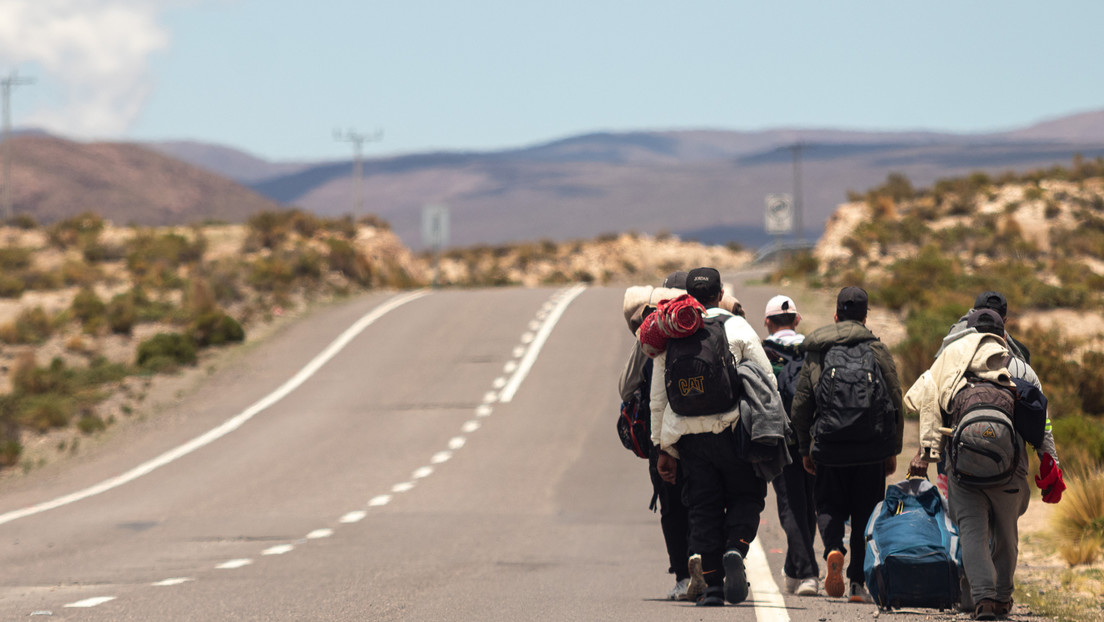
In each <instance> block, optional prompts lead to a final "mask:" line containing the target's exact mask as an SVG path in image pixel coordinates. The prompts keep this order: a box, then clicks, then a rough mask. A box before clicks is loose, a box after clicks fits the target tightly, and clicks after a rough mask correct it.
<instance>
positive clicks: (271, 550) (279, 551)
mask: <svg viewBox="0 0 1104 622" xmlns="http://www.w3.org/2000/svg"><path fill="white" fill-rule="evenodd" d="M294 550H295V547H294V546H292V545H290V544H277V545H276V546H270V547H268V548H267V549H265V550H263V551H261V555H283V554H284V553H290V552H292V551H294Z"/></svg>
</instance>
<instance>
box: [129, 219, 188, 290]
mask: <svg viewBox="0 0 1104 622" xmlns="http://www.w3.org/2000/svg"><path fill="white" fill-rule="evenodd" d="M206 250H207V241H206V239H204V238H202V237H197V238H196V239H195V240H189V239H188V238H186V237H184V236H183V235H180V234H179V233H161V234H158V233H153V232H148V231H147V232H140V233H138V234H136V235H135V236H134V237H133V238H131V239H130V241H129V242H127V249H126V264H127V269H128V270H130V271H131V273H133V274H134V275H135V276H136V277H138V278H140V279H143V280H145V281H147V282H150V283H151V284H156V285H157V286H158V287H161V288H166V287H180V286H181V285H182V284H183V280H182V279H181V278H180V276H179V275H178V270H179V268H180V266H182V265H189V264H195V263H198V262H199V261H200V260H201V259H202V258H203V253H204V252H206Z"/></svg>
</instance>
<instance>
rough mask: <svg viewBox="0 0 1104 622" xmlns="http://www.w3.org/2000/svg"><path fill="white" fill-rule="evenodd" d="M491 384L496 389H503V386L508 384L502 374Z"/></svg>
mask: <svg viewBox="0 0 1104 622" xmlns="http://www.w3.org/2000/svg"><path fill="white" fill-rule="evenodd" d="M491 386H492V387H494V388H496V389H501V388H502V387H504V386H506V379H505V378H503V377H502V376H499V377H498V378H495V379H494V382H492V383H491Z"/></svg>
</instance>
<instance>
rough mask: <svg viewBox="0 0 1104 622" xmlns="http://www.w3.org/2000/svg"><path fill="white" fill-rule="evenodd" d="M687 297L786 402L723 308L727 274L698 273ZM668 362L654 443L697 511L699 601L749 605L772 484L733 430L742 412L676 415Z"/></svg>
mask: <svg viewBox="0 0 1104 622" xmlns="http://www.w3.org/2000/svg"><path fill="white" fill-rule="evenodd" d="M686 292H687V293H688V294H690V295H691V296H693V297H694V298H695V299H696V300H697V301H698V302H700V303H701V304H702V305H703V306H704V307H705V308H706V312H705V313H704V315H703V318H704V319H705V320H706V321H710V320H714V321H715V320H716V319H720V320H722V321H723V326H724V334H725V339H726V340H727V342H728V349H729V351H731V352H732V355H733V357H734V358H735V359H736V363H737V364H738V363H740V361H743V360H745V359H747V360H750V361H752V362H753V363H755V364H756V365H758V366H759V367H761V368H762V369H763V370H765V371H764V374H765V375H766V376H767V377H769V380H768V382H770V385H769V386H770V387H771V390H774V391H775V392H776V395H775V399H776V400H779V401H780V400H781V398H780V397H778V396H777V390H776V389H775V388H774V387H775V386H776V384H775V381H774V374H772V373H770V369H771V364H770V361H769V360H768V359H767V355H766V353H765V352H764V351H763V346H762V345H761V344H760V342H759V335H758V334H757V333H756V332H755V329H754V328H752V327H751V325H750V324H748V322H747V320H745V319H744V318H742V317H740V316H737V315H733V314H732V313H730V312H729V311H727V310H725V309H722V308H720V307H718V305H719V304H720V303H721V299H722V297H723V296H724V290H723V289H722V287H721V275H720V273H719V272H717V270H715V269H713V268H695V269H694V270H691V271H690V272H689V274H688V275H687V279H686ZM702 330H706V329H704V328H703V329H702ZM666 362H667V353H666V352H662V353H660V354H659V355H657V356H656V358H655V359H654V360H653V367H652V394H651V408H652V442H653V443H654V444H655V445H656V447H658V448H659V449H660V453H659V459H658V463H657V469H658V470H659V473H660V475H661V476H662V477H663V479H664V480H665V481H668V482H674V481H675V474H676V471H677V472H678V474H679V476H680V477H681V478H682V480H683V500H684V501H685V502H686V506H687V508H688V510H689V513H690V550H691V551H693V553H695V555H694V560H693V561H695V562H698V563H700V567H701V570H702V574H703V578H704V580H705V584H706V588H705V593H704V595H703V596H702V598H701V599H700V600H698V602H697V604H698V605H700V606H723V605H724V604H725V601H728V602H730V603H738V602H742V601H744V600H745V599H746V598H747V594H748V582H747V574H746V570H745V567H744V558H745V557H747V553H748V548H749V545H750V544H751V541H752V540H754V539H755V535H756V533H757V532H758V529H759V515H760V513H761V512H762V511H763V506H764V504H765V500H766V495H767V484H766V482H765V481H764V480H763V479H761V478H760V477H759V476H758V475H757V473H756V470H755V467H754V465H752V464H751V463H750V462H748V461H746V460H744V458H743V457H742V456H741V455H740V454H739V453H738V451H737V449H736V439H735V436H734V434H733V428H734V427H735V426H737V425H740V423H739V420H740V409H739V407H738V406H733V407H732V409H731V410H729V411H727V412H721V413H717V414H710V415H698V416H683V415H679V414H678V413H676V412H674V410H673V409H672V408H671V406H670V402H669V400H668V397H667V388H666V384H667V377H666V373H667V372H666Z"/></svg>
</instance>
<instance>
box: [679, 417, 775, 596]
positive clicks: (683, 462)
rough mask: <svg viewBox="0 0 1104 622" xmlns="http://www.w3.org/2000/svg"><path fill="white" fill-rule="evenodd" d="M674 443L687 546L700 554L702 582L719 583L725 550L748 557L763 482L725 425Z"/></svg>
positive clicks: (760, 508)
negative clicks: (686, 515)
mask: <svg viewBox="0 0 1104 622" xmlns="http://www.w3.org/2000/svg"><path fill="white" fill-rule="evenodd" d="M677 447H678V451H679V465H680V468H681V470H682V471H681V472H682V475H683V476H684V477H685V481H684V483H683V490H682V499H683V501H684V502H685V503H686V507H687V508H688V510H689V513H690V550H692V551H694V552H695V553H699V554H700V555H701V556H702V571H703V572H704V573H705V582H706V584H708V585H721V584H723V582H724V567H723V566H722V565H721V559H722V557H723V556H724V553H725V551H729V550H736V551H739V553H740V555H742V556H744V557H747V552H748V545H750V544H751V541H752V540H754V539H755V534H756V533H757V532H758V531H759V515H760V514H761V513H762V512H763V506H764V505H765V499H766V496H767V483H766V482H764V481H763V480H762V479H760V478H759V476H758V475H756V474H755V470H754V469H753V468H752V465H751V463H749V462H747V461H745V460H743V459H742V458H740V457H739V455H738V454H737V451H736V441H735V439H734V438H733V436H732V434H731V433H730V432H728V431H725V432H722V433H720V434H688V435H686V436H683V437H682V438H681V439H679V442H678V445H677Z"/></svg>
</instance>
